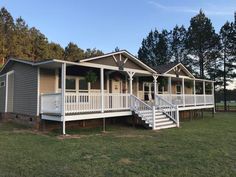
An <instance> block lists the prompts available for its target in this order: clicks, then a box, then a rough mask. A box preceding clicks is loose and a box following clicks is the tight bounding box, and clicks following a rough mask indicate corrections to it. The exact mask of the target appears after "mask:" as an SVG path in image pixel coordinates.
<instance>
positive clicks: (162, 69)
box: [155, 62, 195, 78]
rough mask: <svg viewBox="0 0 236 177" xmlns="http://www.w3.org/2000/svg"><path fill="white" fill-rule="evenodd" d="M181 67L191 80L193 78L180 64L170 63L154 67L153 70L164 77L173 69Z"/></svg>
mask: <svg viewBox="0 0 236 177" xmlns="http://www.w3.org/2000/svg"><path fill="white" fill-rule="evenodd" d="M179 66H180V67H182V69H183V70H184V71H185V72H186V73H187V75H188V76H189V77H191V78H195V77H194V76H193V75H192V73H191V72H190V71H189V70H188V69H187V68H186V67H185V66H184V65H183V64H182V63H180V62H172V63H169V64H165V65H159V66H157V67H155V70H156V71H157V73H158V74H161V75H165V74H167V73H168V72H170V71H171V70H172V69H175V68H176V67H179Z"/></svg>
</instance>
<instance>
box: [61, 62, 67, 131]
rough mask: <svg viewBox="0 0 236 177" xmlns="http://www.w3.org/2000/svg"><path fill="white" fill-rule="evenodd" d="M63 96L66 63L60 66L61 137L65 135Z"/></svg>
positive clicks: (64, 94) (64, 93) (64, 91)
mask: <svg viewBox="0 0 236 177" xmlns="http://www.w3.org/2000/svg"><path fill="white" fill-rule="evenodd" d="M65 96H66V63H62V66H61V119H62V133H63V135H65V134H66V121H65V116H66V114H65Z"/></svg>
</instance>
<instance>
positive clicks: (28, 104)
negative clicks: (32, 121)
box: [7, 62, 38, 116]
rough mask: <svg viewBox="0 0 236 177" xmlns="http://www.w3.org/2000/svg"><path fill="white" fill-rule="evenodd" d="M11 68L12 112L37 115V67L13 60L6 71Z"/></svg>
mask: <svg viewBox="0 0 236 177" xmlns="http://www.w3.org/2000/svg"><path fill="white" fill-rule="evenodd" d="M12 70H14V99H13V102H14V103H13V112H14V113H19V114H26V115H32V116H35V115H37V98H38V93H37V91H38V88H37V87H38V86H37V85H38V70H37V67H33V66H31V65H27V64H23V63H18V62H15V63H14V64H13V65H12V66H11V67H10V68H9V70H8V71H12ZM8 71H7V72H8Z"/></svg>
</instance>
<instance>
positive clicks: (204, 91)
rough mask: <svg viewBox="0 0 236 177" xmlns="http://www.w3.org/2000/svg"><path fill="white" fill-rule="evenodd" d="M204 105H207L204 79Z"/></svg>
mask: <svg viewBox="0 0 236 177" xmlns="http://www.w3.org/2000/svg"><path fill="white" fill-rule="evenodd" d="M203 95H204V105H206V82H205V81H203Z"/></svg>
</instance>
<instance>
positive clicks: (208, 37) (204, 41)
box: [186, 10, 217, 78]
mask: <svg viewBox="0 0 236 177" xmlns="http://www.w3.org/2000/svg"><path fill="white" fill-rule="evenodd" d="M215 41H217V35H216V33H215V30H214V28H213V26H212V23H211V21H210V19H208V18H207V17H206V16H205V14H204V13H203V11H202V10H200V12H199V14H198V15H196V16H195V17H193V18H192V19H191V21H190V26H189V28H188V32H187V42H186V44H187V49H188V50H189V52H188V53H189V54H190V55H192V56H194V58H195V62H193V64H197V65H198V66H199V69H200V77H201V78H204V77H205V72H204V70H205V66H206V65H205V63H206V61H207V56H208V54H207V53H209V52H211V51H212V50H213V49H214V48H215V45H216V42H215ZM196 59H197V61H196ZM193 61H194V60H193Z"/></svg>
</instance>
